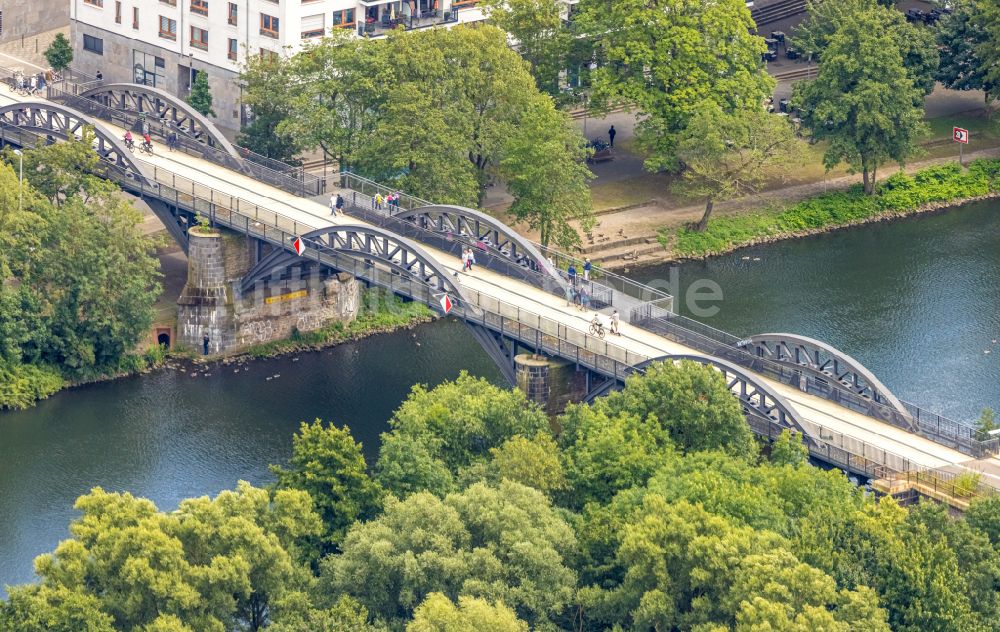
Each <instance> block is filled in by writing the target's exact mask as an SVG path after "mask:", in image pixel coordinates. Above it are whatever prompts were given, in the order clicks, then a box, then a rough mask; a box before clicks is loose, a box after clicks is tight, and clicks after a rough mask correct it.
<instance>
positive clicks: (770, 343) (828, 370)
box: [740, 333, 910, 417]
mask: <svg viewBox="0 0 1000 632" xmlns="http://www.w3.org/2000/svg"><path fill="white" fill-rule="evenodd" d="M740 345H741V346H742V347H744V348H747V349H750V350H752V352H753V353H754V354H755V355H757V356H758V357H761V358H765V359H767V360H771V361H772V362H779V363H782V364H786V365H789V366H793V367H795V368H797V369H802V370H805V371H808V372H810V373H812V374H813V375H815V376H816V377H819V378H821V379H824V380H830V381H833V382H836V383H837V384H838V385H840V386H841V387H843V388H845V389H847V390H849V391H851V392H852V393H855V394H857V395H860V396H862V397H865V398H867V399H871V400H872V401H875V402H878V403H880V404H884V405H886V406H890V407H892V408H894V409H895V410H896V411H898V412H899V413H900V414H902V415H904V416H906V417H908V416H909V415H910V413H909V411H907V409H906V407H905V406H904V405H903V403H902V402H901V401H899V399H897V398H896V396H895V395H893V394H892V391H890V390H889V389H888V387H886V386H885V384H883V383H882V382H881V381H880V380H879V379H878V378H877V377H875V375H874V374H873V373H872V372H871V371H869V370H868V369H867V368H866V367H865V366H864V365H863V364H861V363H860V362H858V361H857V360H855V359H854V358H852V357H851V356H849V355H847V354H846V353H844V352H842V351H840V350H838V349H836V348H834V347H832V346H830V345H828V344H826V343H825V342H821V341H819V340H816V339H814V338H808V337H806V336H798V335H795V334H784V333H776V334H760V335H757V336H750V337H749V338H746V339H745V340H742V341H740Z"/></svg>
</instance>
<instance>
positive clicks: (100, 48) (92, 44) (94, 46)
mask: <svg viewBox="0 0 1000 632" xmlns="http://www.w3.org/2000/svg"><path fill="white" fill-rule="evenodd" d="M83 50H85V51H89V52H91V53H94V54H95V55H103V54H104V40H102V39H101V38H99V37H94V36H92V35H84V36H83Z"/></svg>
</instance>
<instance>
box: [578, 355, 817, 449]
mask: <svg viewBox="0 0 1000 632" xmlns="http://www.w3.org/2000/svg"><path fill="white" fill-rule="evenodd" d="M682 361H690V362H697V363H698V364H701V365H704V366H709V367H712V368H713V369H715V370H716V371H718V372H719V373H721V374H722V376H723V377H724V378H725V380H726V386H727V387H728V388H729V390H730V392H732V393H733V395H734V396H736V398H737V399H739V400H740V403H741V404H742V406H743V412H744V414H746V415H747V416H754V417H757V418H759V419H762V420H765V421H767V422H769V423H774V424H777V425H778V426H779V427H781V428H783V429H789V430H795V431H796V432H799V433H801V434H802V437H803V439H804V440H806V441H812V440H813V439H812V435H811V434H810V433H809V432H807V431H806V429H805V427H804V426H803V425H802V423H801V421H800V420H799V416H798V413H796V412H795V409H794V408H792V406H791V404H789V403H788V401H787V400H786V399H785V398H784V397H783V396H782V395H781V394H779V393H778V392H777V391H775V390H774V389H773V388H771V387H770V386H768V384H767V383H766V382H764V381H763V379H761V377H760V376H758V375H754V374H752V373H749V372H747V371H745V370H743V368H741V367H740V366H738V365H735V364H733V363H731V362H728V361H726V360H722V359H720V358H713V357H710V356H703V355H696V354H673V355H665V356H660V357H658V358H651V359H649V360H646V361H644V362H641V363H639V364H637V365H635V366H633V367H632V368H631V370H630V371H629V373H630V374H636V373H643V372H645V370H646V369H647V368H648V367H649V366H650V365H653V364H657V363H662V362H674V363H677V362H682ZM622 386H623V382H622V381H621V380H614V379H612V380H609V381H607V382H605V383H604V384H602V387H603V388H599V389H596V390H595V391H593V392H592V393H591V394H590V395H589V396H588V400H590V401H592V400H593V399H594V398H595V397H598V396H600V395H606V394H607V393H608V392H610V391H612V390H616V389H619V388H621V387H622Z"/></svg>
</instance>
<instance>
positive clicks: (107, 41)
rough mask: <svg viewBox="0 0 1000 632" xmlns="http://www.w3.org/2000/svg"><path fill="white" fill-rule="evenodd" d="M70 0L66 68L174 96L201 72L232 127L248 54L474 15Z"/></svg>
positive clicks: (299, 0) (250, 2) (461, 3)
mask: <svg viewBox="0 0 1000 632" xmlns="http://www.w3.org/2000/svg"><path fill="white" fill-rule="evenodd" d="M0 1H3V0H0ZM8 1H9V0H8ZM16 1H17V0H15V2H16ZM21 1H23V0H21ZM63 2H66V0H63ZM69 2H70V20H71V21H70V23H71V27H72V40H73V48H74V59H73V67H74V69H75V70H77V71H80V72H83V73H86V74H89V75H96V74H97V73H98V71H100V73H101V75H102V77H103V79H104V81H105V82H130V83H144V84H147V85H150V86H155V87H157V88H161V89H163V90H166V91H168V92H170V93H172V94H176V95H178V96H181V97H187V95H188V94H189V92H190V89H191V84H192V82H193V77H194V73H195V71H204V72H205V73H206V74H207V75H208V80H209V86H210V88H211V91H212V97H213V109H214V110H215V114H216V118H215V119H214V122H215V123H216V124H217V125H218V126H219V127H220V128H223V129H224V130H226V131H228V132H231V133H235V132H236V131H237V130H239V128H240V123H241V120H243V118H244V117H245V115H246V112H245V111H243V110H242V95H241V90H242V88H241V87H240V84H239V81H238V77H239V70H240V67H241V66H242V64H243V63H244V62H245V60H246V56H247V55H271V54H275V55H276V54H284V53H294V52H296V51H297V50H299V49H300V48H301V47H302V45H303V43H305V42H308V41H310V40H314V39H318V38H320V37H322V36H323V35H324V34H327V33H330V32H331V31H332V30H333V29H350V30H351V32H352V33H355V34H357V35H359V36H365V35H367V36H368V37H381V36H384V35H385V33H386V32H388V31H389V30H390V29H393V28H409V29H414V28H428V27H431V26H435V25H442V24H443V25H446V26H451V25H454V24H459V23H463V22H472V21H479V20H482V19H483V13H482V11H481V10H480V9H479V8H478V7H477V6H476V2H477V0H406V1H402V0H235V1H230V0H69Z"/></svg>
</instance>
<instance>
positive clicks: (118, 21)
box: [115, 0, 122, 24]
mask: <svg viewBox="0 0 1000 632" xmlns="http://www.w3.org/2000/svg"><path fill="white" fill-rule="evenodd" d="M121 23H122V3H121V1H120V0H115V24H121Z"/></svg>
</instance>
